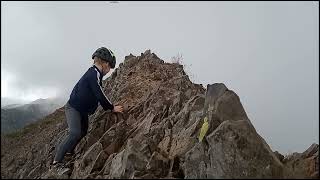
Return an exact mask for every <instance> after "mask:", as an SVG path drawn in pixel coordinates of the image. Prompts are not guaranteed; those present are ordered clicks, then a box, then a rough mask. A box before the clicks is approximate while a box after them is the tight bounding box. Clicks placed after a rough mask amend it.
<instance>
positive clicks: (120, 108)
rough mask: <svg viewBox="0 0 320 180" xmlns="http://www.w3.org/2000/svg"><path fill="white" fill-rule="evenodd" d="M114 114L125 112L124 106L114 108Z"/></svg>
mask: <svg viewBox="0 0 320 180" xmlns="http://www.w3.org/2000/svg"><path fill="white" fill-rule="evenodd" d="M113 112H120V113H122V112H123V107H122V106H114V109H113Z"/></svg>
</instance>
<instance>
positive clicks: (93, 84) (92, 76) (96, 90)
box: [89, 70, 114, 110]
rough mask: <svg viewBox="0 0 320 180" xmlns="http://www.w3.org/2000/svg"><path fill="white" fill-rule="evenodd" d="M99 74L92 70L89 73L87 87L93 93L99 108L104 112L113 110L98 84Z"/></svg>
mask: <svg viewBox="0 0 320 180" xmlns="http://www.w3.org/2000/svg"><path fill="white" fill-rule="evenodd" d="M99 75H100V74H99V72H98V71H96V70H93V72H92V73H89V86H90V88H91V90H92V91H93V94H94V95H95V96H96V98H97V99H98V101H99V102H100V104H101V106H102V107H103V109H104V110H108V109H110V110H113V108H114V106H113V104H112V103H111V101H110V100H109V99H108V97H107V96H106V95H105V94H104V92H103V90H102V88H101V86H100V84H99Z"/></svg>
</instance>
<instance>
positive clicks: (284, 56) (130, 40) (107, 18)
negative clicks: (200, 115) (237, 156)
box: [1, 1, 319, 153]
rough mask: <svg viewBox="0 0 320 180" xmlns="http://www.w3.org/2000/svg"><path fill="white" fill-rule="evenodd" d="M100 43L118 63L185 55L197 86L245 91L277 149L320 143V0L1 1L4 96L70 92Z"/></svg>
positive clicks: (248, 106)
mask: <svg viewBox="0 0 320 180" xmlns="http://www.w3.org/2000/svg"><path fill="white" fill-rule="evenodd" d="M100 46H106V47H108V48H111V49H112V50H113V51H114V53H115V55H116V57H117V60H118V62H117V66H116V67H118V64H119V63H120V62H122V61H123V59H124V56H126V55H128V54H129V53H132V54H134V55H140V53H141V52H144V51H145V50H146V49H151V51H152V52H154V53H156V54H157V55H158V56H159V57H160V58H161V59H163V60H165V61H167V62H170V58H171V57H173V56H175V55H177V54H178V53H181V54H182V56H183V59H184V60H183V62H184V64H185V65H186V71H187V73H188V74H189V75H190V77H191V80H193V81H194V82H195V83H199V84H200V83H202V84H204V85H206V84H209V83H210V84H212V83H217V82H222V83H224V84H226V86H227V87H228V88H229V89H232V90H234V91H235V92H236V93H237V94H238V95H239V97H240V100H241V102H242V104H243V106H244V108H245V110H246V112H247V114H248V116H249V118H250V119H251V121H252V123H253V124H254V126H255V128H256V130H257V132H258V133H259V134H260V135H261V136H262V137H263V138H264V139H265V140H266V141H267V142H268V144H269V145H270V146H271V148H272V149H273V150H274V151H275V150H277V151H280V152H282V153H287V152H294V151H297V152H302V151H304V150H305V149H306V148H308V147H309V146H310V145H311V143H313V142H316V143H318V144H319V110H318V108H319V3H318V2H313V1H310V2H120V3H110V2H107V1H106V2H3V1H1V97H15V98H16V97H19V98H23V99H25V100H35V99H37V98H47V97H52V96H62V95H63V96H65V97H68V96H69V94H70V92H71V90H72V88H73V86H74V85H75V84H76V82H77V81H78V80H79V78H80V77H81V76H82V74H83V73H84V72H85V71H86V70H87V69H88V68H89V66H91V64H92V60H91V55H92V53H93V52H94V51H95V50H96V49H97V48H98V47H100ZM110 74H111V73H110ZM110 74H108V75H110Z"/></svg>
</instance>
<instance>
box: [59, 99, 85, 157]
mask: <svg viewBox="0 0 320 180" xmlns="http://www.w3.org/2000/svg"><path fill="white" fill-rule="evenodd" d="M65 113H66V118H67V123H68V127H69V134H68V136H67V137H66V138H65V139H64V140H63V141H62V142H61V144H60V145H59V147H58V150H57V152H56V156H55V158H54V160H55V161H58V162H62V160H63V158H64V155H65V154H66V153H73V151H74V149H75V147H76V146H77V144H78V143H79V142H80V140H81V139H82V138H83V137H84V136H85V135H86V134H87V131H88V114H83V113H80V112H79V111H77V110H76V109H74V108H73V107H71V106H70V104H69V103H67V104H66V106H65Z"/></svg>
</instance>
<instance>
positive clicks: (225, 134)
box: [1, 50, 319, 179]
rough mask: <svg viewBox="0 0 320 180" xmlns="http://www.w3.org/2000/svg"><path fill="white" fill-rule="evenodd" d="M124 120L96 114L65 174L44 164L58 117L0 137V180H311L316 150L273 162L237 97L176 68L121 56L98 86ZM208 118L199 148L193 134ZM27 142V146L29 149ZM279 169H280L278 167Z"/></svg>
mask: <svg viewBox="0 0 320 180" xmlns="http://www.w3.org/2000/svg"><path fill="white" fill-rule="evenodd" d="M103 86H104V91H105V94H106V95H107V96H108V97H109V99H110V100H111V101H112V102H113V103H114V104H121V105H124V109H125V112H124V113H113V112H111V111H104V110H103V109H102V107H100V106H99V107H98V109H97V111H96V112H95V113H94V114H93V115H91V116H90V117H89V120H90V123H89V128H88V134H87V135H86V136H85V137H84V138H83V139H82V140H81V141H80V143H79V144H78V145H77V147H76V149H75V155H74V156H73V157H71V158H70V159H68V160H67V159H65V161H66V164H67V165H68V166H70V168H71V170H72V173H71V174H70V175H69V174H65V175H60V176H59V175H57V174H56V173H55V172H53V171H50V163H51V162H52V160H53V157H54V155H55V151H56V148H57V146H58V144H59V143H60V142H61V141H62V140H63V137H65V136H66V135H67V132H68V130H67V123H66V121H65V115H64V109H63V108H61V109H59V110H57V111H56V112H55V113H53V114H51V115H49V116H48V117H46V119H45V122H46V123H45V124H42V125H41V126H36V127H41V128H37V129H32V131H30V133H27V134H24V135H22V136H21V139H19V140H14V139H8V138H4V137H1V144H2V147H4V148H2V149H1V177H2V178H39V177H41V178H59V179H63V178H90V179H94V178H96V179H111V178H157V179H159V178H287V177H295V178H296V177H303V178H304V177H316V176H318V172H319V170H318V169H319V166H316V165H315V163H318V162H319V155H318V153H319V150H318V149H319V146H318V145H313V146H312V147H310V148H309V149H308V150H307V151H306V152H304V153H302V155H301V154H300V153H296V154H294V156H290V157H286V158H284V159H283V161H282V160H281V159H282V158H281V156H280V155H279V154H277V153H273V152H272V151H271V149H270V147H269V146H268V144H267V143H266V142H265V140H264V139H263V138H262V137H261V136H260V135H259V134H258V133H257V132H256V131H255V129H254V127H253V125H252V124H251V122H250V120H249V118H248V116H247V114H246V112H245V110H244V108H243V106H242V104H241V102H240V98H239V96H238V95H237V94H236V93H235V92H233V91H232V90H229V89H228V88H227V87H226V86H225V85H224V84H223V83H215V84H209V85H208V86H207V88H206V89H205V88H204V87H203V86H202V84H194V83H192V82H191V81H190V79H189V77H188V75H186V73H185V72H184V70H183V66H182V65H179V64H172V63H165V62H164V61H163V60H161V59H160V58H159V57H158V56H157V55H155V54H154V53H151V51H150V50H146V51H145V52H144V53H141V56H133V55H132V54H130V55H129V56H126V57H125V59H124V62H123V63H120V64H119V68H117V69H116V70H115V71H114V72H113V74H112V75H111V76H110V77H108V78H107V79H106V80H104V81H103ZM204 117H207V118H208V122H209V129H208V132H207V134H206V136H205V138H204V140H203V141H202V142H199V141H198V136H199V131H200V128H201V126H202V124H203V122H204ZM31 139H32V141H31ZM280 161H282V162H283V163H282V162H280Z"/></svg>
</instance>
